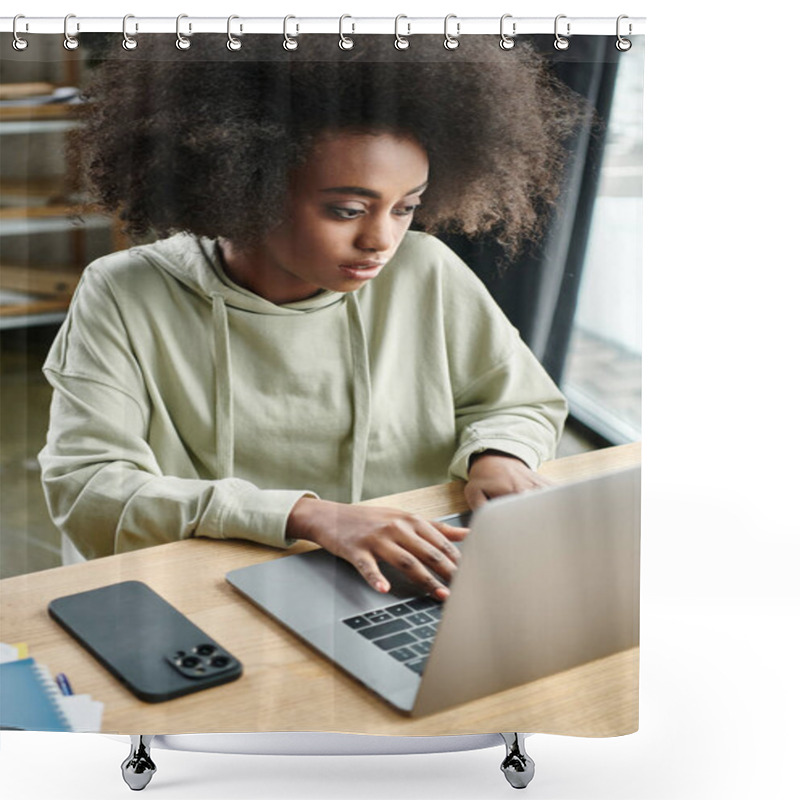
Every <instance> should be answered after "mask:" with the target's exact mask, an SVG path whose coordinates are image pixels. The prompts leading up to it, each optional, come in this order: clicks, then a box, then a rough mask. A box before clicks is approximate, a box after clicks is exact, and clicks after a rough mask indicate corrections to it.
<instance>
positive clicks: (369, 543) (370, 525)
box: [286, 497, 469, 600]
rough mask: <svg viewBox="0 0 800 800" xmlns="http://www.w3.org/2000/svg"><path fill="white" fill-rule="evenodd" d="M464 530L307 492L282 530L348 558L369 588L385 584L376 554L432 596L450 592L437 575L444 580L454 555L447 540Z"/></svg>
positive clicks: (452, 571) (451, 571)
mask: <svg viewBox="0 0 800 800" xmlns="http://www.w3.org/2000/svg"><path fill="white" fill-rule="evenodd" d="M468 532H469V531H468V529H467V528H455V527H453V526H452V525H445V524H444V523H442V522H429V521H428V520H425V519H422V517H419V516H417V515H416V514H408V513H406V512H404V511H398V510H396V509H393V508H377V507H372V506H356V505H346V504H344V503H333V502H330V501H328V500H317V499H315V498H311V497H303V498H301V499H300V500H298V501H297V503H295V506H294V508H293V509H292V511H291V513H290V514H289V519H288V521H287V524H286V533H287V536H290V537H292V538H294V539H308V540H309V541H312V542H315V543H316V544H318V545H320V547H324V548H325V549H326V550H328V551H329V552H331V553H333V554H334V555H336V556H339V557H341V558H343V559H345V560H346V561H349V562H350V563H351V564H352V565H353V566H354V567H355V568H356V569H357V570H358V571H359V572H360V573H361V575H362V577H363V578H364V580H365V581H367V583H368V584H369V585H370V586H372V588H373V589H375V590H377V591H379V592H384V593H385V592H388V591H389V589H390V588H391V587H390V585H389V581H388V580H387V579H386V577H385V576H384V575H383V573H382V572H381V571H380V568H379V567H378V560H379V559H380V560H382V561H385V562H386V563H387V564H391V565H392V566H393V567H396V568H397V569H399V570H400V571H401V572H403V574H404V575H405V576H406V577H407V578H409V580H411V581H413V582H414V583H416V584H418V585H419V586H420V588H422V589H424V590H425V591H426V592H428V593H430V594H432V595H433V596H434V597H436V598H437V599H438V600H444V599H446V598H447V597H448V596H449V594H450V590H449V589H448V588H447V587H446V586H445V585H444V583H442V581H441V580H440V579H439V578H442V579H444V580H445V581H449V580H450V579H451V578H452V577H453V575H454V574H455V571H456V566H457V564H458V560H459V558H460V553H459V552H458V550H457V549H456V548H455V547H454V546H453V544H452V542H459V541H461V540H462V539H463V538H464V537H465V536H466V535H467V533H468ZM437 576H438V577H437Z"/></svg>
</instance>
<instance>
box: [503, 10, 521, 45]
mask: <svg viewBox="0 0 800 800" xmlns="http://www.w3.org/2000/svg"><path fill="white" fill-rule="evenodd" d="M511 18H512V16H511V14H503V16H502V17H500V49H501V50H510V49H511V48H512V47H513V46H514V44H515V42H514V37H515V36H516V35H517V23H516V22H512V23H511V35H510V36H509V35H508V34H507V33H506V32H505V24H506V20H507V19H511Z"/></svg>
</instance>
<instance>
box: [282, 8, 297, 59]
mask: <svg viewBox="0 0 800 800" xmlns="http://www.w3.org/2000/svg"><path fill="white" fill-rule="evenodd" d="M290 19H297V17H293V16H292V15H291V14H288V15H287V16H285V17H284V18H283V49H284V50H297V39H296V38H295V37H294V36H289V30H288V26H289V20H290ZM297 33H300V24H299V23H298V24H297V25H296V34H295V35H297Z"/></svg>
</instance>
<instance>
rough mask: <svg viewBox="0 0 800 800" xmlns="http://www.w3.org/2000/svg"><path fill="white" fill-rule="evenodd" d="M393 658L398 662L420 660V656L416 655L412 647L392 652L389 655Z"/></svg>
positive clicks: (400, 648)
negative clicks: (411, 659)
mask: <svg viewBox="0 0 800 800" xmlns="http://www.w3.org/2000/svg"><path fill="white" fill-rule="evenodd" d="M389 655H390V656H392V658H396V659H397V660H398V661H408V660H409V659H410V658H419V654H418V653H415V652H414V651H413V650H412V649H411V648H410V647H398V648H397V650H392V651H391V652H390V653H389Z"/></svg>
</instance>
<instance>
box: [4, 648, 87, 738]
mask: <svg viewBox="0 0 800 800" xmlns="http://www.w3.org/2000/svg"><path fill="white" fill-rule="evenodd" d="M60 694H61V693H60V692H59V689H58V687H57V686H56V683H55V681H54V680H53V678H52V676H51V675H50V672H49V671H48V669H47V667H45V666H44V665H42V664H37V663H36V662H35V661H34V660H33V659H32V658H23V659H20V660H19V661H7V662H6V663H3V664H0V728H3V729H6V730H22V731H71V730H72V727H71V725H70V724H69V722H68V720H67V717H66V715H65V713H64V711H63V709H62V706H61V701H60V699H59V697H60Z"/></svg>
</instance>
